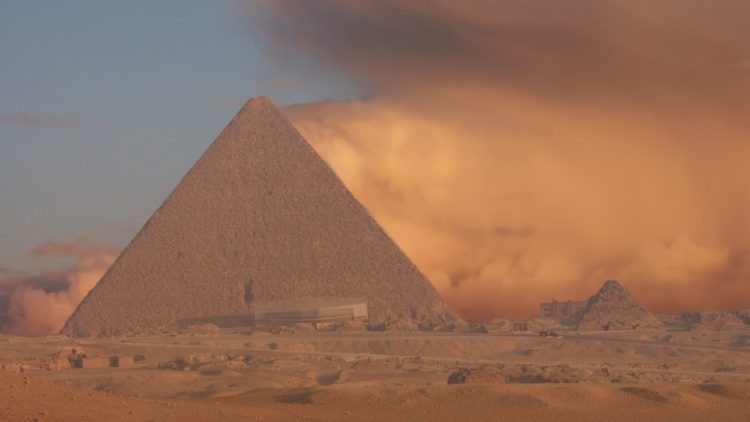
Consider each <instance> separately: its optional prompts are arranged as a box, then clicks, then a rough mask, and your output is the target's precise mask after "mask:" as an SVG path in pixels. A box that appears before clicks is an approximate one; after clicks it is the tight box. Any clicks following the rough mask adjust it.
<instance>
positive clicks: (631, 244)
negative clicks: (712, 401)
mask: <svg viewBox="0 0 750 422" xmlns="http://www.w3.org/2000/svg"><path fill="white" fill-rule="evenodd" d="M748 39H750V4H749V3H747V2H746V1H744V0H711V1H709V0H682V1H680V2H676V1H673V0H600V1H588V0H574V1H562V0H523V1H521V0H497V1H486V0H467V1H463V2H455V1H452V0H424V1H397V0H360V1H357V2H351V1H347V0H320V1H316V2H298V1H292V0H232V1H229V0H225V1H214V2H205V1H197V0H194V1H179V2H178V1H158V2H153V1H152V2H146V1H130V2H117V1H105V2H93V1H88V2H87V1H76V0H71V1H67V2H65V3H64V4H63V3H62V2H52V1H7V0H5V1H1V2H0V57H3V61H2V66H0V93H1V94H0V309H2V308H3V307H5V309H6V312H5V315H4V316H3V315H2V312H0V327H3V326H4V327H6V328H5V329H6V331H12V332H17V333H31V334H40V333H45V332H53V331H54V330H55V327H58V326H59V325H60V324H61V321H64V315H65V314H66V313H69V312H70V311H72V309H73V308H74V307H75V305H76V304H77V301H78V300H80V297H82V294H85V291H87V289H88V288H91V286H93V285H94V284H95V282H96V279H97V275H98V274H100V273H101V272H103V271H104V270H106V267H107V265H108V264H109V263H111V261H112V260H113V259H114V258H115V257H116V255H117V251H119V250H120V249H121V248H122V247H124V246H125V245H126V244H127V241H128V240H129V239H130V238H131V237H132V236H133V234H134V233H135V232H136V231H137V230H138V229H139V228H140V227H141V225H142V224H143V223H144V222H145V221H146V219H147V218H148V216H149V215H150V214H151V213H152V212H153V210H155V209H156V208H157V207H158V206H159V204H160V203H161V201H162V200H163V199H164V198H165V197H166V195H167V194H168V193H169V191H170V190H171V189H172V188H173V187H174V186H175V184H176V183H177V182H178V181H179V179H180V177H181V176H182V175H183V174H184V173H185V172H186V171H187V169H188V168H189V167H190V165H191V164H192V163H193V162H194V161H195V160H196V159H197V158H198V157H199V156H200V154H201V152H202V151H203V150H204V149H205V148H206V147H207V146H208V145H209V143H210V142H211V141H212V140H213V139H214V138H215V137H216V135H217V134H218V133H219V131H220V130H221V129H222V128H223V127H224V125H225V124H226V123H227V122H228V121H229V119H230V118H231V117H232V115H233V114H234V113H236V111H237V110H238V109H239V107H240V105H241V104H242V103H243V102H244V100H245V99H247V98H248V97H253V96H257V95H268V96H270V97H271V98H272V99H273V100H274V101H275V102H276V103H277V104H279V105H281V106H283V107H284V110H285V112H286V113H287V115H288V117H289V118H290V119H291V120H292V122H293V123H294V124H295V125H296V127H297V128H298V129H299V130H300V131H301V133H302V134H303V135H304V136H305V137H306V138H307V139H308V141H309V142H310V143H311V144H312V146H313V147H314V148H315V149H316V150H317V151H318V152H319V153H320V154H321V156H322V157H323V158H324V159H325V160H326V161H327V162H328V163H329V164H330V165H331V166H332V168H333V169H334V171H336V173H337V174H338V175H339V176H340V177H341V178H342V180H343V181H344V183H345V184H346V185H347V186H348V187H349V188H350V190H351V191H352V192H353V194H354V195H355V196H356V197H357V198H358V199H359V200H360V201H361V202H362V203H363V204H364V205H365V206H366V207H367V208H368V209H369V210H370V212H371V213H372V214H373V216H374V217H375V218H376V220H378V222H380V223H381V225H383V227H384V228H385V229H386V231H387V232H388V233H389V234H390V235H391V236H392V237H393V239H394V240H395V241H396V242H397V243H398V245H399V246H400V247H401V248H402V249H403V250H404V251H405V252H406V254H407V255H409V256H410V257H411V258H412V259H413V260H414V262H415V263H416V264H417V266H418V267H419V268H420V269H421V270H422V271H423V272H424V273H425V274H426V275H427V276H428V278H429V279H430V280H431V281H432V282H433V284H434V285H435V286H436V288H437V289H438V291H439V292H440V293H441V295H442V296H443V297H444V298H445V299H446V300H447V301H448V303H450V304H451V305H453V306H454V307H455V308H456V309H458V310H459V311H460V312H461V313H462V315H464V316H466V317H470V318H473V319H475V320H481V319H487V318H491V317H511V318H526V317H529V316H532V315H534V313H535V312H536V310H537V307H538V303H539V302H540V301H542V300H549V299H552V298H553V297H554V298H557V299H568V298H572V299H585V298H586V297H588V296H589V295H590V294H592V293H593V292H594V291H596V289H597V288H598V287H599V286H600V285H601V284H602V283H603V281H604V280H607V279H610V278H617V279H619V280H620V281H621V282H622V283H623V284H624V285H625V286H626V287H628V288H629V289H630V290H631V291H632V292H633V294H634V295H635V297H636V299H638V300H639V301H640V302H641V303H643V304H644V305H645V306H646V307H647V308H648V309H650V310H652V311H654V312H668V313H678V312H682V311H686V310H709V309H726V308H750V170H748V169H750V140H748V134H749V133H750V119H748V118H747V116H748V115H750V44H748V43H747V40H748ZM3 297H5V299H3ZM3 300H5V302H3ZM4 303H5V304H4ZM53 307H54V308H55V309H59V310H60V311H59V312H58V314H59V315H60V316H59V317H55V318H52V319H45V317H44V316H41V317H39V318H31V317H30V315H36V314H35V312H37V313H41V314H44V312H45V310H47V309H50V308H53ZM3 318H5V322H4V320H3Z"/></svg>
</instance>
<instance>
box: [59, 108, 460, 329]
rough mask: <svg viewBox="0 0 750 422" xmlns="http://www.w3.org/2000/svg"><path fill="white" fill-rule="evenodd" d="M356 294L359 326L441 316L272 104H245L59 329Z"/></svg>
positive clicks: (141, 325)
mask: <svg viewBox="0 0 750 422" xmlns="http://www.w3.org/2000/svg"><path fill="white" fill-rule="evenodd" d="M315 298H363V299H365V300H366V301H367V306H368V314H369V318H370V320H375V321H385V320H390V319H397V318H401V319H404V318H408V319H412V320H417V321H421V322H433V323H436V322H437V323H439V322H443V320H445V319H447V320H451V319H452V318H453V314H452V313H451V312H450V310H449V309H447V307H446V306H445V305H444V304H443V301H442V300H441V298H440V297H439V296H438V294H437V292H436V291H435V289H434V288H433V286H432V285H431V284H430V282H429V281H428V280H427V279H426V278H425V277H424V275H422V273H421V272H420V271H419V270H418V269H417V268H416V267H415V266H414V264H413V263H412V262H411V261H410V260H409V258H407V257H406V256H405V255H404V253H403V252H402V251H401V250H400V249H399V248H398V246H396V244H395V243H394V242H393V241H392V240H391V239H390V237H388V235H387V234H386V233H385V231H383V229H382V228H381V227H380V226H379V225H378V224H377V223H376V222H375V220H373V219H372V217H371V216H370V214H369V213H368V212H367V210H366V209H365V208H364V207H363V206H362V205H361V204H360V203H359V202H358V201H357V200H356V199H355V198H354V196H353V195H352V194H351V193H350V192H349V190H347V188H346V187H345V186H344V184H343V183H342V182H341V180H339V178H338V177H337V176H336V174H335V173H334V172H333V170H332V169H331V168H330V167H329V166H328V164H326V163H325V161H323V159H322V158H321V157H320V156H319V155H318V154H317V153H316V152H315V150H314V149H313V148H312V147H311V146H310V145H309V144H308V143H307V141H305V139H304V138H303V137H302V135H300V133H299V132H298V131H297V130H296V129H295V128H294V127H293V126H292V124H291V123H290V122H289V121H288V120H287V119H286V118H285V117H284V115H283V114H282V113H281V111H279V110H278V109H277V108H276V107H275V106H274V105H273V103H272V102H271V101H270V100H269V99H267V98H265V97H261V98H256V99H253V100H250V101H248V102H247V104H246V105H245V106H244V107H243V108H242V110H240V112H239V113H238V114H237V115H236V116H235V117H234V119H232V121H231V122H230V123H229V125H228V126H227V127H226V128H225V129H224V130H223V131H222V133H221V134H220V135H219V137H218V138H217V139H216V141H215V142H214V143H213V144H212V145H211V146H210V147H209V148H208V149H207V150H206V152H205V153H204V154H203V156H202V157H201V158H200V159H199V160H198V162H197V163H195V165H194V166H193V168H192V169H190V171H189V172H188V173H187V174H186V175H185V177H184V178H183V179H182V180H181V181H180V183H179V184H178V185H177V187H176V188H175V189H174V191H172V193H171V194H170V195H169V197H168V198H167V199H166V200H165V202H164V204H163V205H162V206H161V207H160V208H159V209H158V210H157V211H156V212H155V213H154V214H153V215H152V216H151V218H150V219H149V220H148V222H147V223H146V225H145V226H144V227H143V228H142V229H141V231H140V232H139V233H138V234H137V235H136V237H135V238H134V239H133V240H132V241H131V243H130V245H128V247H127V248H126V249H125V250H124V251H123V252H122V254H121V255H120V257H119V258H118V259H117V261H116V262H115V263H114V265H112V267H111V268H110V269H109V271H108V272H107V273H106V274H105V275H104V277H103V278H102V280H101V281H100V282H99V283H98V284H97V286H96V287H95V288H94V289H93V290H92V291H91V292H90V293H89V294H88V296H86V298H85V299H84V300H83V301H82V302H81V304H80V305H79V306H78V308H77V309H76V311H75V312H74V313H73V315H71V317H70V318H69V319H68V321H67V322H66V324H65V326H64V327H63V329H62V333H63V334H66V335H70V336H91V335H117V334H131V333H133V334H137V333H145V332H159V331H165V330H170V329H173V328H174V327H175V325H176V324H177V323H178V322H179V321H181V320H190V319H195V318H205V317H211V316H242V315H248V314H251V313H252V312H253V311H254V309H255V306H256V304H259V303H269V302H274V301H289V300H296V299H315Z"/></svg>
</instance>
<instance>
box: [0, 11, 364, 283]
mask: <svg viewBox="0 0 750 422" xmlns="http://www.w3.org/2000/svg"><path fill="white" fill-rule="evenodd" d="M240 12H241V11H240V8H239V7H238V6H237V3H236V2H234V1H212V2H205V1H198V0H188V1H182V0H181V1H177V0H164V1H158V2H152V1H138V0H136V1H128V2H122V1H103V2H99V1H84V0H72V1H65V2H59V1H37V0H34V1H20V0H19V1H14V0H3V1H1V2H0V57H3V60H2V65H1V66H0V93H2V94H0V216H1V217H0V218H1V219H2V220H1V221H0V268H2V267H12V268H16V269H32V268H34V267H37V266H40V265H44V264H45V263H44V262H39V261H37V262H32V261H31V260H30V259H28V258H27V256H26V252H27V251H28V250H30V249H31V248H32V247H34V246H35V245H37V244H39V243H42V242H45V241H48V240H51V239H54V240H60V241H63V240H66V239H67V240H70V239H73V238H77V237H80V236H90V237H92V238H96V239H100V240H103V241H111V242H117V243H119V244H122V243H123V242H126V241H127V240H128V239H129V238H130V237H131V236H132V235H133V234H134V233H135V232H136V231H137V230H138V229H139V228H140V226H141V225H142V223H143V222H144V221H145V220H146V218H147V217H148V216H149V215H150V213H151V212H153V210H155V209H156V208H157V207H158V206H159V205H160V203H161V201H162V200H163V198H164V197H165V196H166V195H167V194H168V193H169V191H170V190H171V189H172V188H173V187H174V185H175V184H176V183H177V181H178V180H179V178H180V177H181V176H182V174H183V173H184V172H185V171H186V170H187V169H188V168H189V167H190V165H191V164H192V163H193V162H194V161H195V160H196V159H197V158H198V157H199V156H200V154H201V153H202V151H203V150H204V149H205V148H206V147H207V146H208V144H209V143H210V142H211V141H212V140H213V139H214V138H215V137H216V136H217V135H218V133H219V131H220V130H221V129H222V128H223V127H224V125H226V123H227V122H228V121H229V119H231V117H232V116H233V115H234V113H236V111H237V110H238V109H239V106H240V105H241V104H242V103H243V102H244V100H245V99H247V98H248V97H252V96H257V95H260V94H265V95H270V96H273V98H274V100H275V101H277V102H278V103H279V104H289V103H296V102H305V101H310V100H313V99H321V98H337V97H348V96H351V95H357V93H356V92H355V93H353V92H352V89H351V87H346V86H342V85H343V84H341V83H340V82H337V81H335V80H333V78H331V77H328V78H326V75H320V76H319V77H316V79H315V80H311V81H307V83H306V81H305V80H304V78H305V77H306V76H307V75H308V74H309V72H308V71H307V70H306V69H304V68H303V67H304V65H303V64H300V63H298V66H296V67H295V68H293V69H289V68H288V67H286V66H281V65H277V64H271V63H269V61H268V60H267V59H266V58H265V57H264V55H263V54H262V53H261V52H259V49H258V47H257V46H256V45H255V42H254V39H253V37H252V36H250V33H249V30H248V28H247V26H246V25H245V20H244V16H243V14H242V13H240ZM53 264H54V263H53Z"/></svg>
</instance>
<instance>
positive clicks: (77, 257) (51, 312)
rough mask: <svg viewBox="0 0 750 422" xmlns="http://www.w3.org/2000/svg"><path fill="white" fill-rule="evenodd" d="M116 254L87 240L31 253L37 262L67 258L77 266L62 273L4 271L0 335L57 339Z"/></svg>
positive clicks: (50, 245)
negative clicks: (57, 334) (59, 332)
mask: <svg viewBox="0 0 750 422" xmlns="http://www.w3.org/2000/svg"><path fill="white" fill-rule="evenodd" d="M118 254H119V249H118V248H116V247H114V246H108V245H99V244H95V243H92V242H91V241H90V240H89V239H88V238H85V237H82V238H78V239H75V240H73V241H71V242H67V243H60V242H54V241H49V242H44V243H42V244H40V245H38V246H36V247H35V248H33V249H32V250H30V251H29V252H28V256H29V257H30V258H32V259H34V260H43V259H50V258H68V259H72V260H73V263H72V265H70V266H69V267H68V268H65V269H63V270H60V271H54V272H41V273H39V274H27V273H24V272H18V271H11V270H7V271H0V332H2V333H9V334H16V335H23V336H41V335H47V334H55V333H57V332H58V331H60V329H61V328H62V326H63V324H65V320H67V319H68V317H69V316H70V314H71V313H73V311H74V310H75V308H76V307H77V306H78V304H79V303H80V302H81V300H82V299H83V298H84V297H85V296H86V294H87V293H88V292H89V291H90V290H91V289H92V288H94V286H95V285H96V283H97V282H98V281H99V279H100V278H101V277H102V275H104V273H105V271H106V270H107V268H109V266H110V265H112V263H113V262H114V260H115V259H116V258H117V255H118Z"/></svg>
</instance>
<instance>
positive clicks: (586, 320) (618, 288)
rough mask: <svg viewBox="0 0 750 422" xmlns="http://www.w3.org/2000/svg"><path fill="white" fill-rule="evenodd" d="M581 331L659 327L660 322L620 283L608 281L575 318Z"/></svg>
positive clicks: (575, 324) (574, 320) (575, 323)
mask: <svg viewBox="0 0 750 422" xmlns="http://www.w3.org/2000/svg"><path fill="white" fill-rule="evenodd" d="M572 325H574V326H577V327H578V330H586V331H599V330H632V329H639V328H641V329H642V328H658V327H659V326H661V322H660V321H659V320H658V318H656V317H655V316H654V315H652V314H651V313H650V312H648V311H647V310H646V309H644V308H643V307H642V306H641V305H640V304H639V303H638V302H636V301H635V299H633V296H631V295H630V292H629V291H628V290H627V289H626V288H625V287H623V286H622V285H621V284H620V283H619V282H617V280H608V281H607V282H605V283H604V285H603V286H602V287H601V288H600V289H599V291H598V292H596V293H595V294H594V295H593V296H591V297H590V298H589V300H588V301H587V302H586V307H584V308H583V309H581V310H580V311H579V312H578V313H576V314H575V315H574V316H573V318H572Z"/></svg>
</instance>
